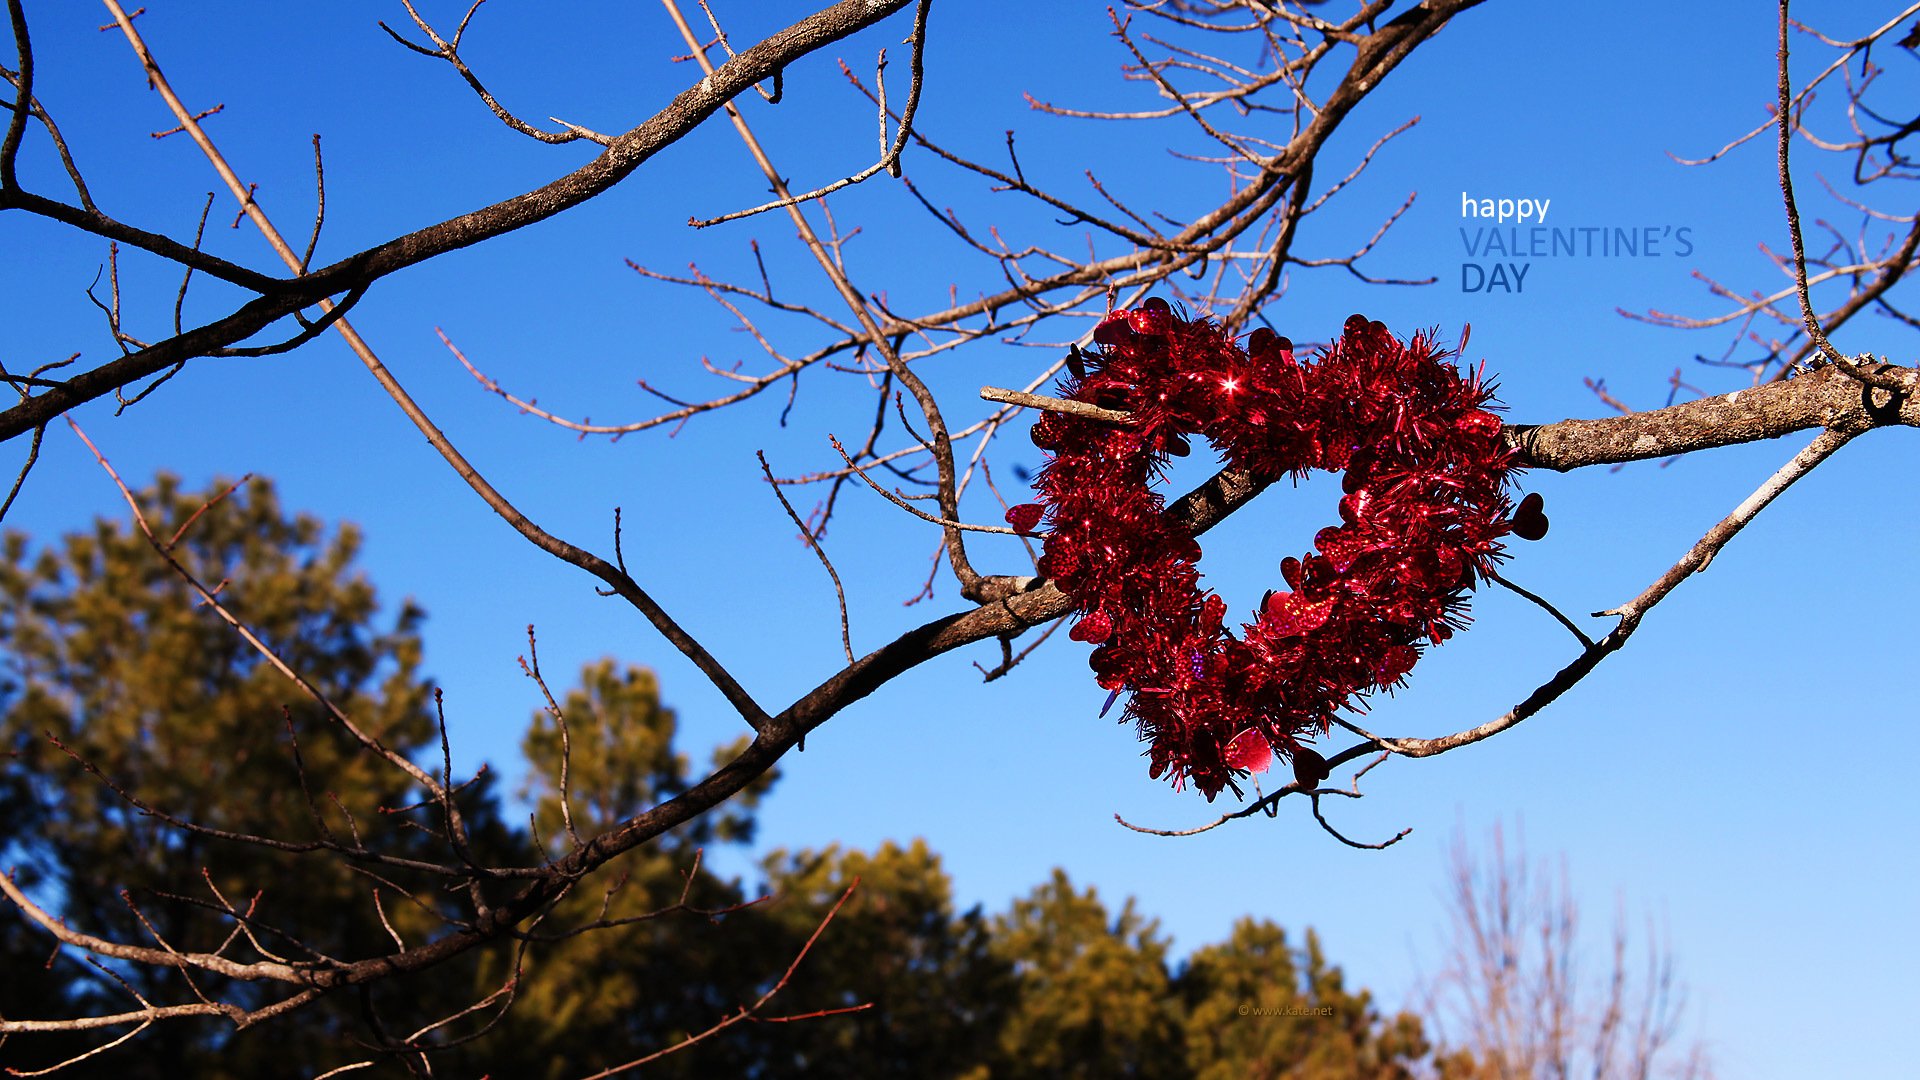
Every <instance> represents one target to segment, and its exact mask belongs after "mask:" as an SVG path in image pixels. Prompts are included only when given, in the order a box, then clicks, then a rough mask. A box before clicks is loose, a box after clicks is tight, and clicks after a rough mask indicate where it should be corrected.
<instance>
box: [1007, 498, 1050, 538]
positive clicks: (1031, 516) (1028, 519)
mask: <svg viewBox="0 0 1920 1080" xmlns="http://www.w3.org/2000/svg"><path fill="white" fill-rule="evenodd" d="M1046 513H1047V508H1046V506H1045V505H1043V504H1041V503H1021V504H1020V505H1019V506H1013V507H1009V508H1008V509H1007V524H1009V525H1011V526H1013V531H1014V532H1017V533H1019V534H1020V535H1021V536H1032V535H1033V530H1034V529H1035V528H1037V527H1038V526H1039V524H1040V519H1041V518H1042V517H1045V516H1046Z"/></svg>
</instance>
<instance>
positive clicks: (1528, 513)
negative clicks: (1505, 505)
mask: <svg viewBox="0 0 1920 1080" xmlns="http://www.w3.org/2000/svg"><path fill="white" fill-rule="evenodd" d="M1546 504H1547V500H1545V499H1543V498H1541V497H1540V493H1539V492H1537V491H1535V492H1532V493H1530V494H1528V495H1527V497H1526V498H1524V499H1521V500H1520V505H1519V507H1517V508H1516V509H1515V510H1514V512H1513V535H1515V536H1517V537H1519V538H1520V539H1522V540H1539V539H1541V538H1542V537H1544V536H1546V535H1547V515H1546V514H1544V513H1542V512H1541V508H1542V507H1544V506H1546Z"/></svg>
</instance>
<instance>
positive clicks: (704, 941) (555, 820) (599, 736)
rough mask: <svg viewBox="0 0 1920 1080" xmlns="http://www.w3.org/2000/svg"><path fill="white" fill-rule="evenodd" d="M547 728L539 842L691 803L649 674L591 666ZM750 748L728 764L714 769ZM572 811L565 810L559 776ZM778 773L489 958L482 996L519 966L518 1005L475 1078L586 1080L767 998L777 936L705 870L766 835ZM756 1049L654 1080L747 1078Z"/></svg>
mask: <svg viewBox="0 0 1920 1080" xmlns="http://www.w3.org/2000/svg"><path fill="white" fill-rule="evenodd" d="M555 696H556V704H557V706H558V708H557V710H556V709H554V708H549V709H547V710H544V711H542V712H540V713H537V714H536V715H535V716H534V719H533V723H532V724H531V726H530V727H529V729H528V732H527V735H526V738H525V739H524V740H523V742H522V750H523V751H524V753H525V754H526V758H527V765H528V767H529V768H528V773H527V781H526V784H525V786H524V788H523V790H522V792H521V794H522V795H523V797H525V798H527V799H529V800H530V801H531V802H532V803H533V807H534V812H533V822H534V828H535V829H536V830H537V832H538V835H539V838H540V842H541V846H543V847H544V848H546V849H547V850H548V851H549V852H554V853H557V852H559V851H562V850H565V848H566V847H567V846H568V845H570V844H571V843H572V839H571V837H570V835H569V832H568V823H569V821H570V822H571V827H572V830H573V832H574V833H577V834H578V835H580V836H582V837H591V836H593V835H596V834H598V833H600V832H603V831H605V830H607V829H609V828H612V827H614V826H616V825H618V824H619V823H620V822H622V821H624V820H626V819H627V818H629V817H631V816H632V815H634V814H636V813H638V812H640V811H642V810H645V809H647V808H648V807H650V806H653V805H655V804H656V803H658V802H660V801H662V800H664V799H670V798H672V797H674V796H676V795H679V794H680V793H682V792H683V791H685V790H686V788H687V786H688V783H689V765H690V763H689V761H688V759H687V758H686V756H685V755H683V754H680V753H677V752H676V751H675V749H674V736H675V731H676V717H675V716H674V713H673V710H671V709H668V708H665V707H663V706H662V705H661V704H660V688H659V684H658V681H657V680H656V679H655V678H654V675H653V673H652V672H651V671H648V670H646V669H644V668H639V667H631V666H629V667H624V668H622V667H620V666H619V665H617V664H616V663H615V662H614V661H612V660H601V661H599V662H597V663H592V664H589V665H587V666H586V667H585V668H584V669H582V671H581V672H580V677H579V684H578V686H577V687H576V688H575V689H572V690H569V691H566V692H565V693H564V695H559V694H556V695H555ZM739 750H740V747H739V746H737V745H736V746H731V747H724V748H722V749H720V750H719V751H717V752H716V755H715V757H716V761H717V760H719V759H721V758H724V757H730V756H732V755H733V754H736V753H738V752H739ZM563 765H564V766H565V768H564V775H565V776H566V780H567V785H566V786H567V790H566V795H567V806H568V811H567V813H565V814H563V813H562V811H561V796H562V792H561V786H560V783H561V776H562V775H563V768H562V766H563ZM773 779H774V776H773V774H771V773H770V774H769V775H768V776H766V777H765V778H763V779H762V780H761V781H760V782H758V783H757V784H755V785H754V786H753V787H751V788H749V789H748V790H747V791H745V792H743V793H742V795H741V796H739V797H736V798H735V799H734V800H733V801H732V802H730V803H729V804H728V805H727V806H726V807H725V808H723V809H720V810H717V811H715V812H713V813H710V814H707V815H704V816H702V817H700V818H698V819H696V820H695V821H693V822H691V823H690V824H689V825H688V826H686V827H684V828H682V829H679V830H675V831H674V832H671V833H668V834H667V835H665V836H663V837H661V838H660V840H659V841H657V842H656V843H654V844H650V845H648V846H646V847H644V848H641V849H640V850H638V851H636V852H633V853H632V854H630V855H628V856H627V857H625V858H623V859H621V860H620V861H619V862H617V863H615V864H613V865H611V866H608V867H604V868H602V869H601V870H600V871H599V872H597V873H595V874H592V875H589V876H588V877H586V878H585V879H583V880H582V881H581V882H580V883H579V884H578V885H577V886H575V888H574V889H573V890H572V891H571V892H569V893H568V894H567V895H566V896H565V897H564V898H563V899H562V900H561V901H560V902H559V903H558V904H556V905H555V906H554V907H553V909H552V910H551V911H550V912H549V913H548V914H547V915H546V917H545V918H543V919H542V920H541V921H540V922H539V924H538V925H536V926H534V927H533V928H532V930H531V933H530V936H529V939H528V940H527V941H526V942H524V943H523V944H522V945H521V946H520V947H517V948H515V949H513V950H511V951H506V950H497V951H495V952H492V953H490V954H488V956H487V957H486V960H485V962H484V963H483V964H482V965H481V970H480V971H479V974H478V983H477V985H476V988H475V992H476V994H478V993H483V992H485V988H486V987H488V986H497V985H499V983H500V982H501V980H502V979H503V978H504V977H505V976H506V975H507V974H508V973H509V970H510V969H511V968H512V967H513V966H515V965H517V966H518V968H519V970H520V973H521V989H520V991H519V995H518V996H519V1000H518V1001H517V1002H516V1003H515V1005H514V1007H513V1009H512V1010H511V1011H510V1012H509V1013H508V1014H507V1015H506V1017H505V1018H504V1019H503V1020H502V1021H501V1022H500V1024H499V1025H498V1026H497V1027H496V1029H495V1030H494V1031H493V1032H491V1033H489V1034H488V1036H487V1037H486V1038H484V1039H482V1040H479V1041H477V1042H476V1043H475V1044H474V1045H473V1046H472V1047H471V1048H469V1049H468V1050H467V1051H465V1053H464V1057H466V1058H467V1059H469V1060H470V1061H471V1063H472V1065H473V1067H474V1071H475V1073H476V1074H478V1073H479V1072H482V1071H489V1072H492V1073H493V1074H494V1075H502V1076H516V1077H562V1076H578V1075H581V1074H583V1073H586V1072H591V1071H593V1070H596V1069H602V1068H607V1067H610V1066H613V1065H618V1064H621V1063H623V1062H626V1061H630V1060H632V1059H634V1058H636V1057H639V1056H642V1055H644V1054H647V1053H650V1052H652V1051H654V1050H657V1049H660V1048H662V1047H665V1046H669V1045H671V1044H673V1043H675V1042H677V1041H679V1040H680V1039H682V1038H684V1037H686V1036H687V1035H689V1034H693V1033H695V1032H698V1031H701V1030H704V1029H705V1028H707V1027H709V1026H711V1025H712V1024H713V1023H715V1022H716V1021H718V1020H719V1019H721V1018H722V1017H725V1016H727V1015H729V1014H730V1013H732V1012H734V1011H735V1010H736V1009H737V1008H738V1007H739V1006H740V1005H741V1004H742V1003H744V1002H748V1001H751V1000H752V999H753V998H754V997H755V996H757V994H758V993H759V990H760V986H761V983H762V982H763V981H764V980H765V978H766V976H767V973H768V972H769V971H770V970H771V971H774V972H777V971H778V970H779V968H780V966H781V965H783V964H784V963H785V959H784V958H782V957H781V956H779V955H778V954H777V952H776V953H772V954H770V955H764V956H763V955H759V954H758V952H757V951H756V950H755V948H754V946H755V944H756V942H758V941H763V940H764V935H762V934H757V933H756V927H755V926H754V925H753V922H752V920H751V919H750V918H749V917H748V915H747V913H745V912H742V911H739V910H737V909H740V908H741V907H742V906H743V905H744V904H746V902H747V901H748V900H749V899H751V898H750V897H748V896H746V895H745V894H744V893H743V891H742V888H741V886H740V883H739V882H737V881H727V880H722V879H720V878H719V877H717V876H715V875H714V874H713V873H711V872H710V871H709V870H708V869H707V868H706V866H705V863H704V862H703V861H702V856H703V854H704V852H705V850H706V848H708V847H709V846H712V845H716V844H739V843H744V842H746V841H748V840H750V839H751V837H752V835H753V817H752V814H753V810H754V808H755V806H756V805H757V803H758V801H759V799H760V797H761V795H762V794H763V793H764V792H765V791H766V790H767V788H768V787H769V786H770V785H771V784H772V782H773ZM754 1053H755V1051H754V1050H753V1048H751V1047H748V1046H745V1045H743V1044H742V1042H741V1040H740V1039H738V1038H722V1039H717V1040H712V1041H709V1042H703V1043H701V1044H699V1045H698V1046H697V1047H695V1048H693V1049H692V1050H689V1051H685V1052H681V1053H678V1054H675V1055H673V1056H671V1057H668V1058H666V1059H664V1060H663V1061H662V1062H661V1063H660V1064H659V1065H657V1066H651V1067H649V1069H648V1075H650V1076H699V1075H714V1076H726V1075H746V1074H747V1073H748V1072H749V1071H750V1067H751V1066H752V1065H753V1063H754V1058H753V1054H754Z"/></svg>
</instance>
